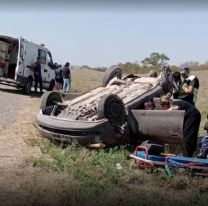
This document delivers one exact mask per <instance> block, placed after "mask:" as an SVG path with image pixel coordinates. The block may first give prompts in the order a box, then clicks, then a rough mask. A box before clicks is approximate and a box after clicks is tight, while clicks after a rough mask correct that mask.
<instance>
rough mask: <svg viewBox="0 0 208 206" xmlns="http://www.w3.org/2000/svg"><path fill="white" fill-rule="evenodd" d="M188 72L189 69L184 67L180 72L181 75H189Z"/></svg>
mask: <svg viewBox="0 0 208 206" xmlns="http://www.w3.org/2000/svg"><path fill="white" fill-rule="evenodd" d="M188 72H189V67H184V68H182V69H181V70H180V73H181V74H185V73H188Z"/></svg>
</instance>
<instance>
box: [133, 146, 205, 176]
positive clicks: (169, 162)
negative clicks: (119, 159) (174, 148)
mask: <svg viewBox="0 0 208 206" xmlns="http://www.w3.org/2000/svg"><path fill="white" fill-rule="evenodd" d="M130 157H131V158H132V159H134V160H135V163H136V164H138V165H139V166H140V167H164V168H166V169H167V168H168V169H170V170H171V168H172V169H174V170H175V169H177V168H182V169H184V170H185V171H187V172H191V173H192V174H195V175H202V176H208V159H199V158H191V157H184V156H177V155H174V154H165V153H164V154H161V155H152V154H149V152H148V148H147V147H144V146H141V145H140V146H137V147H136V149H135V150H134V154H130Z"/></svg>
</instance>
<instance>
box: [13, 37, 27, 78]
mask: <svg viewBox="0 0 208 206" xmlns="http://www.w3.org/2000/svg"><path fill="white" fill-rule="evenodd" d="M16 75H19V76H22V77H24V76H25V43H24V39H23V38H22V37H20V38H19V50H18V54H17V67H16ZM16 78H17V76H15V79H16Z"/></svg>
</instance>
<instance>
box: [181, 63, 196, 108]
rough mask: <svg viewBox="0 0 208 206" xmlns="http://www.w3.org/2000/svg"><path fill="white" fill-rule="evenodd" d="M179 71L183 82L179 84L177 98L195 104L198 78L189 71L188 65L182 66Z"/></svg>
mask: <svg viewBox="0 0 208 206" xmlns="http://www.w3.org/2000/svg"><path fill="white" fill-rule="evenodd" d="M180 73H181V76H182V77H183V82H182V84H181V86H180V90H179V96H178V99H182V100H184V101H187V102H189V103H191V104H193V105H194V106H195V104H196V100H197V95H198V91H199V80H198V78H197V77H196V76H195V75H193V74H191V73H190V69H189V67H184V68H183V69H182V70H181V71H180Z"/></svg>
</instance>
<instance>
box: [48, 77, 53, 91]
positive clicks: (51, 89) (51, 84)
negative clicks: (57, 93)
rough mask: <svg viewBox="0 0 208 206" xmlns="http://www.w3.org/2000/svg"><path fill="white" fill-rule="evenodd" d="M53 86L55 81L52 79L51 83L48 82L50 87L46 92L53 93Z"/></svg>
mask: <svg viewBox="0 0 208 206" xmlns="http://www.w3.org/2000/svg"><path fill="white" fill-rule="evenodd" d="M54 86H55V80H54V79H52V80H51V82H50V85H49V87H48V91H53V89H54Z"/></svg>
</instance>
